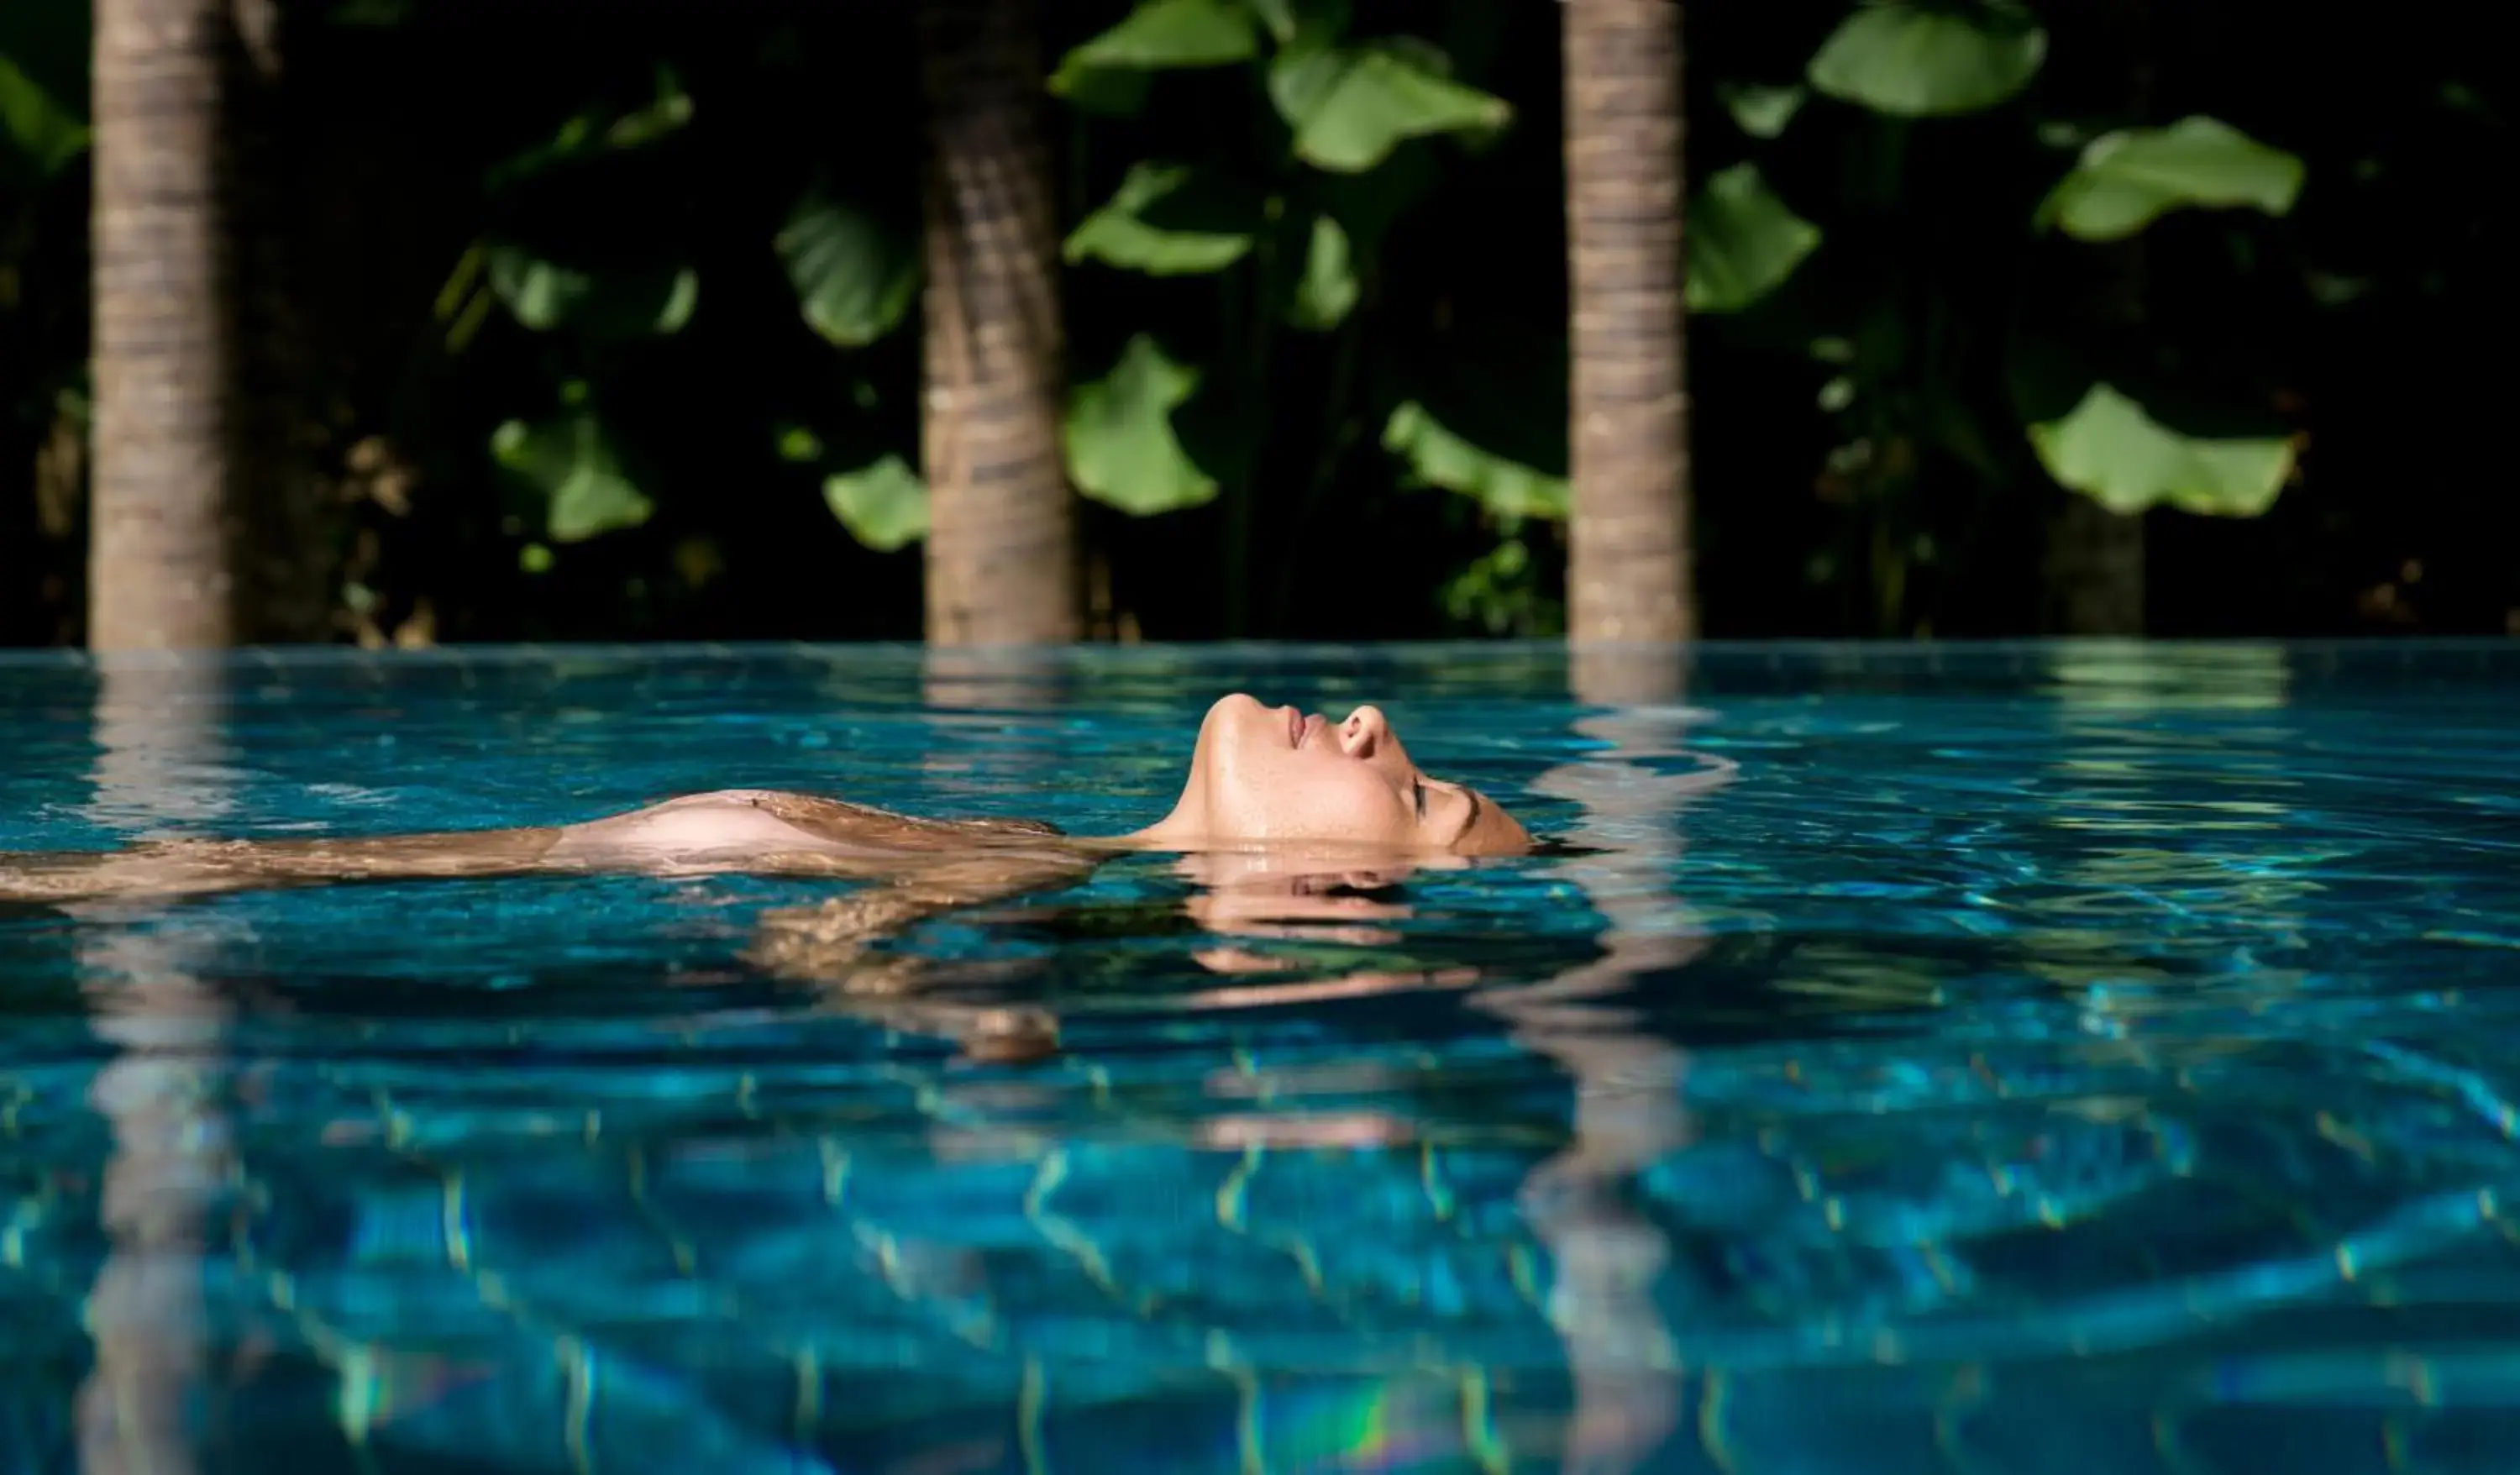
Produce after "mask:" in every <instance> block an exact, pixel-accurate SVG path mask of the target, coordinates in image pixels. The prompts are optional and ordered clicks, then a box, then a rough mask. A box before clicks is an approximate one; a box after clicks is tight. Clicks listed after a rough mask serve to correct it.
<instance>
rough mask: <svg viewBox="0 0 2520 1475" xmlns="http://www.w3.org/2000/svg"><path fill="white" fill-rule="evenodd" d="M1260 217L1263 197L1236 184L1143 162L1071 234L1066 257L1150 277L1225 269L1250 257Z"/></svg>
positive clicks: (1186, 168)
mask: <svg viewBox="0 0 2520 1475" xmlns="http://www.w3.org/2000/svg"><path fill="white" fill-rule="evenodd" d="M1261 213H1262V208H1261V201H1260V197H1259V194H1258V193H1257V192H1256V191H1254V190H1252V189H1250V188H1249V187H1248V186H1245V185H1242V184H1240V183H1239V182H1238V181H1234V180H1230V179H1227V178H1225V177H1223V176H1221V175H1218V174H1216V173H1214V172H1213V171H1209V170H1201V169H1193V168H1192V167H1190V166H1189V165H1187V164H1158V163H1140V164H1136V165H1133V166H1131V168H1130V170H1129V175H1128V177H1127V178H1126V179H1124V180H1122V181H1121V182H1120V188H1119V190H1118V192H1117V193H1115V194H1114V195H1112V197H1111V199H1110V201H1108V202H1107V203H1105V204H1104V205H1103V206H1102V208H1101V209H1099V210H1096V211H1095V212H1094V213H1093V214H1091V215H1088V216H1086V217H1085V219H1084V220H1083V221H1081V222H1079V223H1078V225H1077V227H1076V229H1075V230H1074V231H1073V232H1072V233H1070V234H1069V236H1068V238H1067V247H1066V254H1067V259H1068V260H1069V261H1071V262H1075V261H1083V260H1087V259H1089V258H1091V259H1094V260H1099V261H1102V262H1105V263H1107V264H1109V265H1112V266H1117V267H1123V268H1126V269H1127V270H1130V271H1141V272H1146V273H1148V275H1150V276H1178V275H1182V274H1184V273H1190V272H1213V271H1223V270H1224V269H1225V268H1227V267H1229V266H1232V265H1233V264H1234V263H1235V262H1237V261H1239V260H1241V259H1242V258H1243V256H1244V255H1246V254H1248V253H1249V252H1250V249H1251V243H1252V241H1253V239H1254V237H1255V236H1256V235H1257V234H1258V232H1259V229H1260V220H1261Z"/></svg>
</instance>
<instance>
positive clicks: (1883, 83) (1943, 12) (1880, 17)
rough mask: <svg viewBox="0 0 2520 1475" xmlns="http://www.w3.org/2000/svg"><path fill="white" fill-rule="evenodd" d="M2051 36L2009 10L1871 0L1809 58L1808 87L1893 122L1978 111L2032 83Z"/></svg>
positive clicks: (2016, 10)
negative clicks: (1905, 118) (1886, 114)
mask: <svg viewBox="0 0 2520 1475" xmlns="http://www.w3.org/2000/svg"><path fill="white" fill-rule="evenodd" d="M2047 56H2048V32H2047V31H2045V30H2043V29H2041V28H2040V26H2039V24H2038V22H2036V21H2034V20H2032V19H2031V17H2030V16H2029V15H2028V14H2027V13H2025V12H2023V11H2022V10H2021V9H2020V8H2019V7H2018V6H2015V5H2011V4H2003V3H1993V0H1989V3H1979V4H1970V5H1965V6H1955V5H1953V4H1950V3H1948V0H1945V3H1931V0H1872V3H1868V4H1866V5H1864V6H1862V7H1861V8H1859V9H1858V10H1857V11H1856V12H1855V14H1853V15H1851V16H1849V17H1847V18H1846V20H1845V22H1843V23H1841V24H1840V25H1839V26H1838V27H1837V29H1836V30H1835V31H1834V32H1833V33H1831V34H1830V36H1829V38H1828V40H1826V41H1825V42H1823V43H1822V45H1821V49H1820V52H1819V54H1818V55H1816V56H1814V57H1813V58H1812V60H1811V66H1810V67H1809V68H1808V72H1807V74H1808V76H1809V77H1810V79H1811V84H1812V86H1814V87H1815V88H1818V89H1819V90H1820V91H1822V92H1824V93H1826V94H1827V95H1829V96H1830V97H1833V98H1837V99H1839V100H1840V101H1842V102H1849V103H1861V104H1862V105H1864V106H1865V107H1867V108H1869V109H1871V110H1872V111H1873V112H1886V113H1889V114H1891V115H1892V116H1895V117H1939V116H1945V115H1948V114H1951V113H1957V112H1977V111H1978V110H1980V109H1983V108H1992V107H1994V106H1995V105H1996V104H1998V103H2001V102H2003V101H2004V100H2005V99H2007V98H2010V97H2012V96H2013V95H2014V94H2016V93H2018V92H2020V91H2021V89H2022V88H2024V87H2026V86H2028V85H2030V79H2031V77H2033V76H2035V75H2037V74H2038V71H2039V67H2040V64H2041V63H2042V62H2044V61H2046V60H2047Z"/></svg>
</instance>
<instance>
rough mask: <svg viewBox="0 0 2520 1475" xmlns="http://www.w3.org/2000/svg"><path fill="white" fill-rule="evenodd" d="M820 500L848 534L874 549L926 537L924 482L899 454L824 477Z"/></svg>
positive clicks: (893, 548)
mask: <svg viewBox="0 0 2520 1475" xmlns="http://www.w3.org/2000/svg"><path fill="white" fill-rule="evenodd" d="M823 500H824V501H825V502H827V503H829V504H830V505H831V509H832V515H833V516H835V517H837V518H839V519H840V525H841V526H842V527H845V528H847V529H848V530H849V536H850V537H852V538H855V539H857V540H858V541H859V542H860V543H863V544H865V545H866V546H867V547H869V548H872V549H874V550H875V551H876V552H877V553H894V552H897V551H899V550H901V549H903V548H907V547H909V546H910V545H911V544H913V543H916V542H918V541H919V540H920V539H922V538H924V537H926V536H927V483H926V482H924V481H922V480H921V479H920V478H919V473H918V472H917V471H914V470H912V469H910V467H909V466H908V465H907V464H906V463H904V462H903V461H902V459H901V458H900V457H898V456H885V457H882V458H880V459H878V460H877V461H876V462H874V463H873V464H871V465H868V466H864V467H860V468H859V469H856V470H854V471H842V472H838V473H836V474H833V475H831V476H826V477H824V478H823Z"/></svg>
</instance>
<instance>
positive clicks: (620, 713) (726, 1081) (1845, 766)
mask: <svg viewBox="0 0 2520 1475" xmlns="http://www.w3.org/2000/svg"><path fill="white" fill-rule="evenodd" d="M1648 664H1649V663H1648ZM1670 669H1672V670H1676V671H1678V672H1679V675H1680V676H1681V678H1682V679H1681V680H1679V681H1677V682H1676V683H1674V684H1673V686H1672V688H1671V689H1670V690H1668V691H1666V692H1665V693H1662V697H1661V699H1657V700H1655V701H1652V702H1649V703H1646V702H1639V701H1628V702H1625V703H1619V702H1612V701H1607V700H1594V701H1587V700H1581V699H1579V698H1578V695H1577V693H1575V692H1574V691H1572V690H1571V687H1572V686H1573V685H1574V683H1573V682H1572V681H1571V679H1570V672H1569V670H1568V668H1567V665H1566V663H1565V660H1564V658H1563V657H1562V655H1561V654H1559V653H1558V652H1557V651H1555V650H1553V649H1550V648H1526V647H1512V646H1500V647H1464V648H1363V649H1309V648H1299V649H1285V648H1217V649H1212V650H1203V651H1190V650H1179V649H1128V650H1102V651H1090V652H1088V651H1080V652H1070V653H1064V654H1060V655H1057V656H1054V657H1041V658H1033V659H1026V660H1016V659H1014V658H1012V657H1008V658H1000V659H987V658H980V657H970V656H964V657H955V656H952V655H950V654H945V653H934V654H930V653H922V652H921V651H918V650H915V649H897V648H864V649H841V648H800V649H792V650H791V649H771V648H737V649H717V648H709V649H696V648H673V649H662V650H654V649H651V650H641V649H542V650H498V651H478V652H430V653H424V654H413V655H396V656H378V655H365V654H359V653H352V652H334V653H305V654H280V655H259V654H248V655H243V656H239V657H235V658H233V659H228V660H224V661H219V662H213V663H203V662H188V661H175V662H164V663H154V664H153V663H139V664H131V665H118V666H116V667H114V668H113V669H112V670H111V671H108V672H100V671H98V670H97V669H94V668H92V667H91V666H89V665H87V664H85V663H84V662H82V661H79V660H76V659H72V658H68V657H52V656H28V657H9V658H0V852H9V851H30V850H61V849H77V848H103V847H108V846H112V845H117V844H121V843H125V842H127V841H130V840H134V839H144V838H149V837H153V836H164V835H179V834H189V835H203V834H209V835H228V836H267V837H290V836H305V835H312V834H353V833H356V834H375V833H385V832H391V831H399V830H410V829H426V828H440V827H491V826H504V825H516V824H526V823H554V822H563V821H567V820H574V819H582V818H589V817H592V816H595V815H599V814H602V813H606V812H607V811H610V810H613V809H618V808H623V807H627V806H631V805H635V804H639V803H643V802H647V801H650V800H653V799H657V798H662V797H665V796H668V795H671V794H675V793H679V792H686V791H690V790H695V789H704V788H717V787H729V786H757V787H782V788H794V789H802V790H807V791H813V792H822V793H831V794H835V795H840V796H844V797H847V798H851V799H858V800H863V801H868V802H872V803H877V804H880V805H885V806H890V807H896V808H901V809H906V810H910V811H914V812H919V813H927V814H972V815H1000V816H1009V817H1023V818H1033V819H1042V820H1048V821H1051V822H1054V823H1056V824H1057V825H1059V826H1061V827H1065V828H1066V829H1068V830H1070V831H1071V832H1084V833H1090V832H1095V831H1116V830H1119V829H1122V828H1125V827H1132V826H1135V825H1140V824H1144V823H1147V822H1148V821H1149V820H1152V819H1153V818H1155V817H1156V816H1158V815H1159V814H1160V813H1161V812H1162V810H1163V808H1164V807H1165V805H1166V804H1167V803H1168V802H1169V800H1170V798H1171V797H1172V795H1173V793H1174V791H1175V790H1176V788H1177V787H1178V785H1179V782H1180V777H1181V767H1182V763H1183V760H1184V758H1185V756H1186V754H1187V751H1188V746H1189V742H1190V739H1191V737H1192V735H1193V732H1194V730H1195V727H1196V723H1197V720H1198V717H1199V714H1200V712H1201V711H1202V710H1203V709H1204V707H1205V705H1206V704H1207V702H1208V701H1209V700H1210V699H1212V698H1213V697H1214V696H1216V695H1218V694H1221V693H1224V692H1227V691H1233V690H1250V691H1253V692H1256V693H1259V694H1261V695H1262V696H1263V697H1264V699H1267V700H1271V701H1293V702H1298V703H1301V704H1303V705H1305V706H1307V707H1320V708H1326V709H1328V710H1329V711H1331V712H1332V713H1333V714H1335V713H1337V712H1338V711H1340V710H1341V709H1343V708H1344V707H1345V706H1346V705H1349V704H1353V703H1355V702H1358V701H1363V700H1373V701H1374V702H1376V703H1378V704H1380V705H1381V706H1383V707H1384V709H1385V710H1386V711H1387V712H1388V713H1389V714H1390V716H1391V718H1392V720H1393V722H1394V724H1395V725H1396V726H1397V727H1398V729H1399V730H1400V732H1401V733H1402V735H1403V737H1405V739H1406V740H1407V742H1408V743H1409V746H1410V748H1411V750H1412V752H1413V754H1414V755H1415V756H1417V757H1418V760H1419V761H1420V762H1421V763H1422V764H1423V765H1424V766H1425V767H1426V768H1427V769H1429V770H1430V771H1433V772H1435V773H1438V774H1441V775H1445V776H1448V777H1459V778H1463V779H1465V780H1468V781H1469V782H1474V783H1476V784H1478V785H1479V786H1480V787H1481V788H1482V789H1483V790H1485V791H1486V792H1488V793H1489V794H1491V795H1492V796H1494V797H1496V798H1497V799H1499V800H1500V801H1501V802H1503V803H1504V804H1506V805H1507V806H1508V808H1510V809H1512V810H1513V811H1514V812H1516V813H1517V814H1519V815H1520V816H1522V817H1523V819H1524V820H1525V821H1526V823H1527V824H1529V826H1530V827H1531V828H1532V829H1533V830H1535V831H1536V832H1540V833H1543V834H1545V835H1547V836H1549V837H1551V838H1553V840H1554V841H1556V842H1558V843H1556V844H1554V845H1553V846H1552V847H1551V848H1550V850H1549V852H1548V853H1545V854H1543V855H1539V856H1534V857H1529V858H1524V859H1518V860H1512V861H1506V862H1496V863H1483V864H1481V865H1478V866H1474V867H1469V868H1465V869H1427V870H1418V871H1416V872H1380V873H1374V874H1365V875H1359V874H1341V875H1335V876H1288V875H1284V874H1279V873H1272V872H1265V871H1257V870H1254V869H1251V868H1235V867H1231V866H1225V867H1219V866H1216V865H1212V864H1211V865H1185V864H1183V863H1181V862H1179V861H1178V860H1176V859H1172V858H1166V857H1160V856H1133V857H1130V858H1127V859H1124V860H1120V861H1115V862H1113V863H1111V864H1109V865H1107V866H1105V867H1103V868H1102V870H1100V871H1099V872H1094V873H1093V874H1091V875H1089V876H1081V877H1074V878H1069V879H1064V880H1059V881H1055V882H1053V883H1051V884H1050V885H1048V886H1047V887H1045V888H1044V889H1041V890H1037V891H1034V892H1029V893H1025V894H1022V895H1019V896H1014V897H1010V898H1006V899H1004V900H1001V901H998V902H995V903H991V904H989V905H987V906H984V907H981V908H978V909H975V910H971V911H967V912H964V913H960V914H953V915H948V916H940V917H937V918H934V919H932V920H930V921H928V922H926V923H923V924H922V925H921V926H919V927H917V928H915V929H913V930H912V931H910V932H909V933H907V934H905V935H903V936H900V937H898V938H895V939H893V940H892V941H890V942H888V943H886V944H884V945H883V946H882V947H880V948H878V949H877V951H876V952H875V953H873V954H871V955H868V956H866V957H864V958H859V959H854V960H850V961H847V962H846V963H845V965H842V966H835V967H832V968H829V969H826V970H824V971H823V972H821V973H820V974H817V975H814V976H798V975H797V974H796V973H795V971H794V970H792V969H785V968H783V967H782V966H779V965H775V964H774V963H773V962H770V961H765V959H767V958H770V957H772V956H773V955H772V954H770V953H769V952H767V951H765V949H764V947H763V946H762V940H763V938H764V937H765V936H767V935H770V934H771V933H772V932H774V931H775V929H776V927H777V925H778V919H779V918H780V917H782V916H788V915H790V914H791V913H792V909H795V908H799V907H810V906H812V905H814V904H815V903H816V902H818V901H820V900H822V899H824V898H826V897H829V896H831V895H832V894H834V892H835V891H836V890H839V889H842V888H840V887H838V886H836V885H835V884H834V883H830V882H809V881H798V880H792V879H785V880H783V879H765V878H757V877H744V876H715V877H697V878H694V877H685V878H679V879H658V878H642V877H549V878H530V879H512V880H465V881H423V882H394V883H373V884H359V885H343V886H335V887H326V888H317V889H302V890H293V891H270V892H260V893H247V894H238V895H228V896H218V897H209V898H203V899H198V900H193V901H188V902H183V903H153V904H146V905H143V904H129V903H126V904H116V905H103V904H98V905H90V906H84V907H79V908H70V909H63V908H57V907H37V906H32V905H15V906H12V905H8V904H0V1470H5V1471H9V1472H21V1471H22V1472H30V1475H31V1472H44V1475H50V1472H56V1471H59V1472H68V1471H73V1470H77V1471H84V1472H91V1475H102V1472H105V1471H109V1470H111V1471H138V1470H151V1471H154V1472H158V1475H196V1472H198V1475H208V1472H211V1471H258V1470H287V1471H291V1472H300V1471H303V1472H308V1475H320V1472H329V1471H335V1470H340V1471H359V1472H379V1471H382V1472H414V1475H512V1472H513V1475H522V1472H546V1471H548V1472H572V1475H573V1472H583V1471H593V1472H601V1475H666V1472H675V1475H681V1472H709V1475H754V1472H765V1475H766V1472H773V1471H776V1472H782V1475H808V1472H811V1475H826V1472H828V1475H861V1472H866V1475H874V1472H886V1475H978V1472H992V1471H1008V1472H1013V1471H1026V1472H1040V1471H1060V1472H1085V1475H1095V1472H1106V1471H1124V1470H1161V1471H1187V1472H1196V1471H1211V1470H1212V1471H1219V1472H1224V1471H1233V1472H1254V1471H1269V1472H1297V1471H1300V1472H1320V1475H1328V1472H1362V1471H1404V1470H1405V1471H1413V1472H1437V1471H1444V1472H1452V1471H1460V1472H1472V1471H1477V1472H1507V1471H1514V1472H1522V1471H1550V1470H1559V1469H1565V1470H1583V1471H1588V1472H1598V1471H1613V1470H1619V1471H1626V1470H1654V1471H1688V1472H1707V1475H1714V1472H1723V1475H1879V1472H1892V1475H1897V1472H1912V1471H1913V1472H1919V1475H1924V1472H1936V1475H1974V1472H1999V1471H2014V1470H2019V1471H2025V1472H2038V1475H2050V1472H2053V1475H2190V1472H2219V1471H2234V1472H2238V1471H2264V1470H2273V1469H2281V1470H2286V1471H2300V1472H2304V1475H2328V1472H2336V1475H2348V1472H2355V1475H2359V1472H2406V1475H2416V1472H2436V1471H2437V1472H2444V1475H2452V1472H2456V1475H2488V1472H2492V1475H2503V1472H2508V1471H2511V1470H2515V1469H2520V1105H2515V1103H2520V646H2505V645H2388V646H2368V647H2273V646H2270V647H2256V646H2205V647H2144V646H2109V645H2091V646H2024V647H2000V648H1882V649H1863V648H1819V647H1815V648H1746V647H1745V648H1707V649H1705V650H1703V651H1700V652H1697V653H1696V654H1694V655H1693V656H1692V657H1690V658H1689V659H1688V661H1687V662H1686V664H1685V668H1683V667H1682V665H1681V663H1679V662H1676V661H1675V662H1674V663H1673V664H1672V667H1671V668H1670ZM1585 694H1587V695H1597V696H1598V695H1599V694H1600V693H1597V692H1593V691H1591V690H1589V688H1588V690H1587V692H1586V693H1585ZM7 864H8V862H7V861H6V859H5V858H0V867H6V866H7ZM877 980H880V981H881V987H880V988H877V987H875V986H874V985H875V983H876V982H877ZM1008 1007H1018V1008H1025V1009H1038V1010H1041V1011H1044V1012H1045V1013H1046V1014H1047V1015H1049V1016H1051V1017H1053V1018H1055V1019H1056V1021H1057V1031H1058V1049H1057V1052H1056V1053H1054V1054H1052V1055H1050V1056H1049V1057H1047V1058H1042V1059H1035V1060H1020V1061H1012V1060H994V1059H988V1058H974V1057H973V1056H972V1055H971V1054H970V1053H968V1052H967V1051H965V1050H962V1049H961V1048H960V1047H959V1046H958V1044H957V1040H956V1027H955V1026H956V1021H958V1020H963V1019H967V1018H969V1017H972V1016H973V1014H974V1011H976V1010H983V1009H993V1008H1008Z"/></svg>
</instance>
